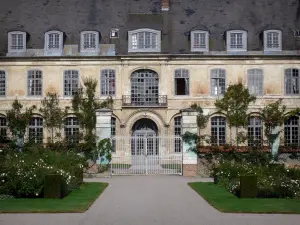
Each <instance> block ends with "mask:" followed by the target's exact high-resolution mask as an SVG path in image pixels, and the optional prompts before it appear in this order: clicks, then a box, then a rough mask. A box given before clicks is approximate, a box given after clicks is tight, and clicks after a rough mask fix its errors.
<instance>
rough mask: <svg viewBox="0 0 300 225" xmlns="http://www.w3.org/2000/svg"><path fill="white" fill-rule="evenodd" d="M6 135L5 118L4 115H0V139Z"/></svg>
mask: <svg viewBox="0 0 300 225" xmlns="http://www.w3.org/2000/svg"><path fill="white" fill-rule="evenodd" d="M6 137H7V120H6V118H5V117H4V116H0V140H4V139H6Z"/></svg>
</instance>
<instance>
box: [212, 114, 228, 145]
mask: <svg viewBox="0 0 300 225" xmlns="http://www.w3.org/2000/svg"><path fill="white" fill-rule="evenodd" d="M211 138H212V140H211V141H212V144H215V145H224V144H225V143H226V118H225V117H222V116H215V117H212V118H211Z"/></svg>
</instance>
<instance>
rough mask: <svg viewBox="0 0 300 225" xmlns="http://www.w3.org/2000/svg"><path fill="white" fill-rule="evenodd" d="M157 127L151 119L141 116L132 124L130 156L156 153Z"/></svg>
mask: <svg viewBox="0 0 300 225" xmlns="http://www.w3.org/2000/svg"><path fill="white" fill-rule="evenodd" d="M157 133H158V128H157V125H156V124H155V122H153V121H152V120H151V119H147V118H143V119H140V120H138V121H136V122H135V123H134V124H133V126H132V134H131V135H132V140H131V154H132V156H151V155H158V138H157Z"/></svg>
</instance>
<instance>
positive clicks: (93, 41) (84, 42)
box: [80, 31, 99, 52]
mask: <svg viewBox="0 0 300 225" xmlns="http://www.w3.org/2000/svg"><path fill="white" fill-rule="evenodd" d="M80 36H81V38H80V40H81V52H98V51H99V33H98V32H97V31H83V32H81V35H80Z"/></svg>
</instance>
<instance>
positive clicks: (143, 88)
mask: <svg viewBox="0 0 300 225" xmlns="http://www.w3.org/2000/svg"><path fill="white" fill-rule="evenodd" d="M158 90H159V89H158V75H157V73H155V72H154V71H152V70H138V71H135V72H134V73H133V74H132V75H131V104H132V105H141V106H142V105H149V106H151V105H157V104H158V97H159V96H158Z"/></svg>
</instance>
